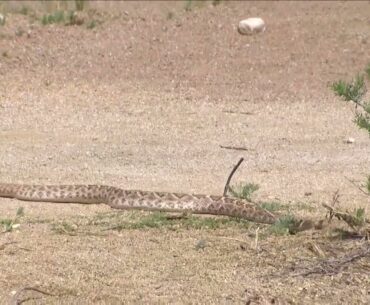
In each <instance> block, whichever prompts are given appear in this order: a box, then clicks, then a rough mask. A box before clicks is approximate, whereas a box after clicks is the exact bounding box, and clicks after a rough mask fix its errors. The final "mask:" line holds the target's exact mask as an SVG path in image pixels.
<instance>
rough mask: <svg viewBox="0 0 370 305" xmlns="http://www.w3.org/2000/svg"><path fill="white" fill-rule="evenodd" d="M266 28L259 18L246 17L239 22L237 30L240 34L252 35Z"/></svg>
mask: <svg viewBox="0 0 370 305" xmlns="http://www.w3.org/2000/svg"><path fill="white" fill-rule="evenodd" d="M265 29H266V25H265V22H264V21H263V20H262V19H261V18H257V17H255V18H248V19H244V20H242V21H240V22H239V26H238V32H239V34H242V35H252V34H255V33H260V32H264V31H265Z"/></svg>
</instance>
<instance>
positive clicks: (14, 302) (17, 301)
mask: <svg viewBox="0 0 370 305" xmlns="http://www.w3.org/2000/svg"><path fill="white" fill-rule="evenodd" d="M27 290H31V291H36V292H39V293H41V294H43V295H48V296H55V294H52V293H50V292H47V291H43V290H41V289H39V288H36V287H23V288H21V289H19V290H18V291H17V292H16V293H15V294H14V296H13V298H12V300H11V303H10V304H12V305H20V304H22V303H24V302H26V301H28V300H31V299H35V298H27V299H19V298H20V296H21V294H22V293H23V292H25V291H27Z"/></svg>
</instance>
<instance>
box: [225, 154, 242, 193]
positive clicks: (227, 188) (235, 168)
mask: <svg viewBox="0 0 370 305" xmlns="http://www.w3.org/2000/svg"><path fill="white" fill-rule="evenodd" d="M243 161H244V158H240V160H239V162H238V163H237V164H236V165H235V166H234V168H233V169H232V171H231V173H230V175H229V177H228V178H227V181H226V184H225V188H224V193H223V196H224V197H226V196H227V192H228V190H229V188H230V186H229V185H230V181H231V178H232V176H233V175H234V173H235V171H236V170H237V169H238V167H239V166H240V164H242V162H243Z"/></svg>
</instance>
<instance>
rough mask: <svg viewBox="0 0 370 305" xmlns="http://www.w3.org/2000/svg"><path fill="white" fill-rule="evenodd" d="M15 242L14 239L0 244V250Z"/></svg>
mask: <svg viewBox="0 0 370 305" xmlns="http://www.w3.org/2000/svg"><path fill="white" fill-rule="evenodd" d="M16 243H17V242H15V241H9V242H6V243H3V244H1V245H0V250H4V249H5V247H6V246H9V245H12V244H16Z"/></svg>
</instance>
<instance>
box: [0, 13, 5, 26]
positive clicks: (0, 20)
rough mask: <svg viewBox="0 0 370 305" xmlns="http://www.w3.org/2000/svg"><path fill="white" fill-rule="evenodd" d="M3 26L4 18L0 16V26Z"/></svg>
mask: <svg viewBox="0 0 370 305" xmlns="http://www.w3.org/2000/svg"><path fill="white" fill-rule="evenodd" d="M4 24H5V16H4V15H3V14H0V25H4Z"/></svg>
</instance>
